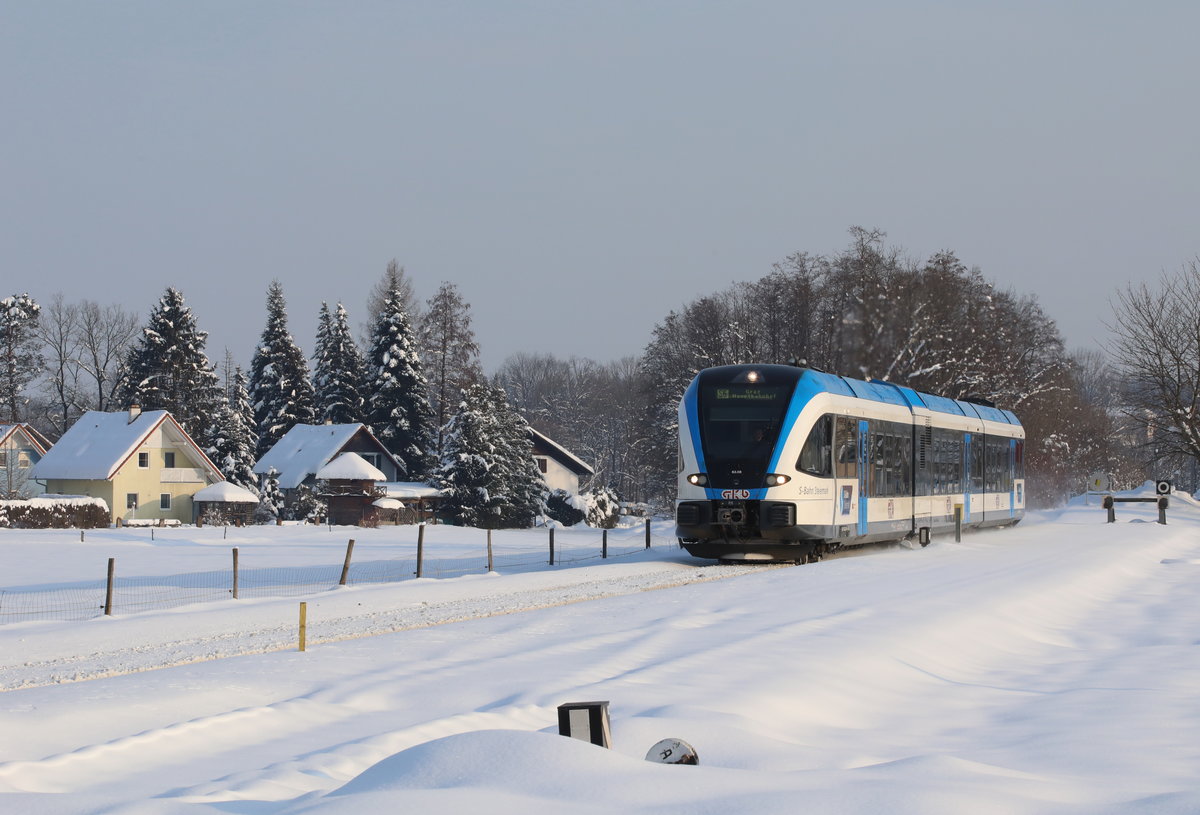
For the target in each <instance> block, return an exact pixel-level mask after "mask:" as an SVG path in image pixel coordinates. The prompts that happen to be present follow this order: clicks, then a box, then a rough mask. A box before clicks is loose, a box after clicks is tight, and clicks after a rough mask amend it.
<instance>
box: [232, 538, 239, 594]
mask: <svg viewBox="0 0 1200 815" xmlns="http://www.w3.org/2000/svg"><path fill="white" fill-rule="evenodd" d="M233 599H234V600H236V599H238V550H237V547H236V546H235V547H233Z"/></svg>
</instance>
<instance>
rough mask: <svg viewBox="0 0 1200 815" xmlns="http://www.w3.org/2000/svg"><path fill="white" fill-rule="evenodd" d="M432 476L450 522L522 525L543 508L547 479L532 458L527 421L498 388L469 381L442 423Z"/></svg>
mask: <svg viewBox="0 0 1200 815" xmlns="http://www.w3.org/2000/svg"><path fill="white" fill-rule="evenodd" d="M445 439H446V441H445V445H446V448H445V456H444V458H443V460H442V463H441V466H440V467H439V469H438V472H437V474H436V477H435V483H437V485H438V486H439V487H440V488H441V489H442V491H443V494H444V498H443V499H442V509H443V511H444V512H445V513H446V515H447V517H448V518H449V519H450V520H451V521H452V522H454V523H458V524H461V525H464V526H478V527H484V528H488V529H493V528H500V527H508V528H525V527H529V526H531V525H533V523H534V521H535V520H536V519H537V517H538V516H539V515H540V514H541V513H542V496H543V494H544V493H545V491H546V485H545V482H544V481H543V480H542V477H541V473H539V472H538V469H537V465H536V464H535V462H534V460H533V443H532V441H531V440H530V437H529V425H528V424H527V423H526V422H525V420H524V419H523V418H522V417H521V415H520V414H519V413H517V412H516V411H515V410H513V408H512V407H511V406H510V405H509V404H508V399H507V398H506V397H505V395H504V390H503V389H501V388H496V387H492V386H489V385H472V386H471V387H470V388H468V389H467V390H466V392H465V393H464V394H463V400H462V402H461V404H460V405H459V407H458V410H457V411H456V412H455V414H454V417H453V418H452V419H451V420H450V421H449V422H448V423H447V425H446V436H445Z"/></svg>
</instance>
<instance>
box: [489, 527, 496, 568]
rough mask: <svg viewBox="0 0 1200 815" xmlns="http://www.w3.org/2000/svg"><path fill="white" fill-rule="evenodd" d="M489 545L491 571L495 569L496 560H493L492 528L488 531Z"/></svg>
mask: <svg viewBox="0 0 1200 815" xmlns="http://www.w3.org/2000/svg"><path fill="white" fill-rule="evenodd" d="M487 547H488V572H489V573H490V572H494V571H495V569H494V568H493V565H494V563H495V561H493V560H492V530H490V529H489V530H488V531H487Z"/></svg>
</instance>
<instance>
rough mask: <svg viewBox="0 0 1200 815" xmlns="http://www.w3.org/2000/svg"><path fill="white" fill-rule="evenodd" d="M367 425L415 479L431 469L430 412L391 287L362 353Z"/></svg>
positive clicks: (402, 312)
mask: <svg viewBox="0 0 1200 815" xmlns="http://www.w3.org/2000/svg"><path fill="white" fill-rule="evenodd" d="M366 381H367V394H368V396H367V411H366V415H367V423H368V424H369V425H370V426H371V429H372V432H374V434H375V436H376V437H377V438H378V439H379V441H380V442H382V443H383V445H384V446H385V447H387V448H388V450H390V451H391V452H392V453H393V454H395V455H396V456H398V457H399V458H400V460H401V461H402V462H403V463H404V466H405V469H406V470H407V477H408V478H409V479H410V480H413V481H419V480H421V479H423V478H426V477H428V475H429V473H430V471H431V470H432V469H433V465H434V458H433V455H432V450H433V444H434V442H433V436H434V427H433V422H434V418H433V411H432V409H431V408H430V406H429V393H428V386H427V384H426V382H425V374H424V371H423V369H422V367H421V357H420V355H419V354H418V353H417V347H416V341H415V339H414V337H413V331H412V326H411V324H410V323H409V319H408V314H407V312H406V311H405V309H404V306H403V300H402V293H401V292H400V291H399V289H398V288H396V287H395V286H393V287H392V289H391V291H390V293H389V294H388V296H387V298H386V299H385V301H384V305H383V309H382V311H380V313H379V317H378V319H377V320H376V321H375V325H374V326H373V327H372V330H371V348H370V351H369V352H368V354H367V380H366Z"/></svg>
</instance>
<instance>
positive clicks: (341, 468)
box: [317, 453, 387, 481]
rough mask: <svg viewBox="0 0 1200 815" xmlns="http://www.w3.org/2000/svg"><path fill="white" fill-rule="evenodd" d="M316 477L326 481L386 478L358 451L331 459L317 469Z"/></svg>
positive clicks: (378, 479)
mask: <svg viewBox="0 0 1200 815" xmlns="http://www.w3.org/2000/svg"><path fill="white" fill-rule="evenodd" d="M317 478H321V479H324V480H326V481H328V480H329V479H338V480H345V481H383V480H384V479H386V478H387V476H386V475H384V474H383V473H382V472H380V470H379V468H378V467H376V466H374V465H372V464H369V463H368V462H367V460H366V459H365V458H363V457H362V456H360V455H359V454H358V453H342V454H341V455H340V456H338V457H337V458H335V459H334V460H333V461H331V462H329V463H328V464H326V465H325V466H324V467H322V468H321V469H319V470H317Z"/></svg>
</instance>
